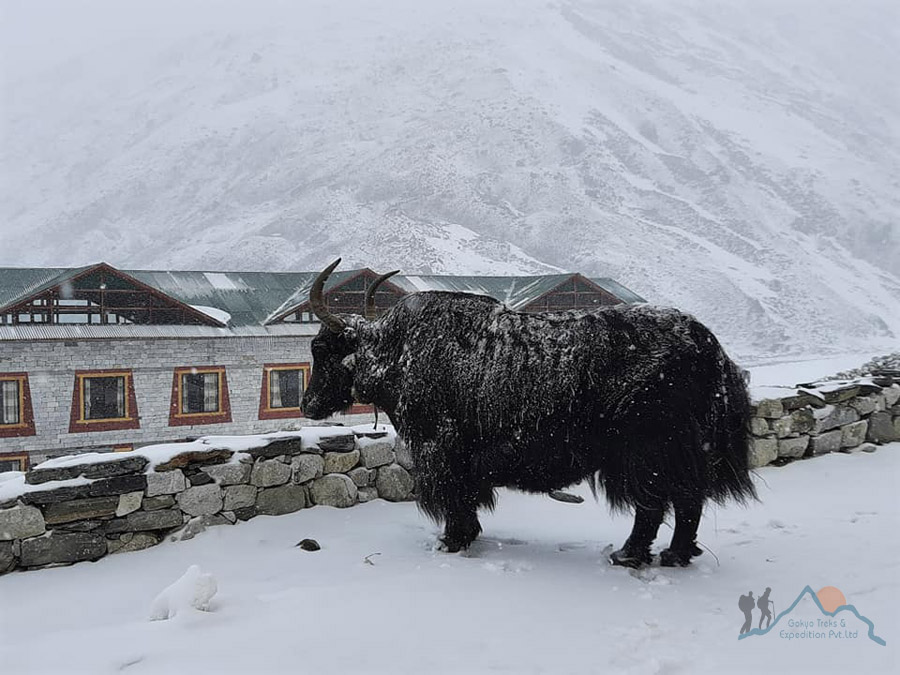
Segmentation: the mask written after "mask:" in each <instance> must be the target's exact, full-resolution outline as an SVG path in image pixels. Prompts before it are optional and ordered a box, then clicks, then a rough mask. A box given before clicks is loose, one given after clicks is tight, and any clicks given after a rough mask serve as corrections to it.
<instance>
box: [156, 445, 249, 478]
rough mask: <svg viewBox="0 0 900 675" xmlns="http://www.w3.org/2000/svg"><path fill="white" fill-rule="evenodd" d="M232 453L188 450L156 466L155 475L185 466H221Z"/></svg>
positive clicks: (211, 450)
mask: <svg viewBox="0 0 900 675" xmlns="http://www.w3.org/2000/svg"><path fill="white" fill-rule="evenodd" d="M233 454H234V453H233V452H232V451H231V450H225V449H222V448H210V449H209V450H188V451H186V452H182V453H181V454H178V455H175V456H174V457H172V458H171V459H170V460H169V461H168V462H163V463H162V464H157V465H156V468H155V471H156V472H157V473H166V472H167V471H173V470H175V469H184V468H185V467H187V466H195V467H201V466H209V465H210V464H223V463H224V462H227V461H228V460H229V459H231V456H232V455H233Z"/></svg>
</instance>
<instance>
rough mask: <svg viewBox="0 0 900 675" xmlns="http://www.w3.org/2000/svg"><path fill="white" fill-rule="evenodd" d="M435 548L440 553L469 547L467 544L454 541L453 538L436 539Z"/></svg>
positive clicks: (457, 551) (458, 550) (455, 551)
mask: <svg viewBox="0 0 900 675" xmlns="http://www.w3.org/2000/svg"><path fill="white" fill-rule="evenodd" d="M436 548H437V550H438V551H441V552H442V553H459V552H460V551H463V550H465V549H467V548H469V545H468V544H463V543H462V542H459V541H456V540H454V539H445V538H441V539H438V544H437V547H436Z"/></svg>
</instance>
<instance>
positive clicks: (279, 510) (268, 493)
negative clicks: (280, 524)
mask: <svg viewBox="0 0 900 675" xmlns="http://www.w3.org/2000/svg"><path fill="white" fill-rule="evenodd" d="M309 505H310V502H309V492H308V490H307V488H306V486H305V485H294V484H293V483H288V484H287V485H282V486H281V487H274V488H268V489H263V490H260V491H259V495H258V496H257V498H256V512H257V513H258V514H259V515H261V516H281V515H284V514H285V513H293V512H294V511H299V510H300V509H304V508H306V507H307V506H309Z"/></svg>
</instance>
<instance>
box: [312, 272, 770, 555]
mask: <svg viewBox="0 0 900 675" xmlns="http://www.w3.org/2000/svg"><path fill="white" fill-rule="evenodd" d="M339 262H340V258H338V260H336V261H335V262H333V263H332V264H331V265H330V266H328V267H327V268H326V269H325V270H323V271H322V272H321V273H320V274H319V275H318V277H317V279H316V280H315V282H314V283H313V285H312V287H311V289H310V297H309V300H310V307H311V309H312V310H313V312H314V313H315V315H316V316H317V317H318V319H319V320H320V321H321V323H322V326H321V328H320V330H319V333H318V334H317V336H316V337H315V338H314V339H313V341H312V356H313V365H312V374H311V377H310V381H309V385H308V387H307V389H306V391H305V392H304V394H303V399H302V403H301V407H302V410H303V412H304V414H305V415H306V416H307V417H309V418H311V419H322V418H325V417H327V416H329V415H331V414H333V413H335V412H338V411H340V410H344V409H346V408H348V407H349V406H350V405H351V404H352V403H353V402H354V401H358V402H361V403H370V404H373V405H375V406H376V408H377V409H381V410H383V411H385V413H386V414H387V416H388V418H389V419H390V420H391V423H392V424H393V425H394V426H395V428H396V430H397V433H398V435H399V436H400V438H401V439H402V440H403V441H404V442H405V444H406V446H407V447H408V449H409V453H410V456H411V458H412V462H413V467H412V470H411V471H412V474H413V479H414V481H415V494H416V499H417V501H418V505H419V508H420V509H421V510H422V511H424V513H426V514H427V515H428V516H430V517H431V518H432V519H434V520H435V521H436V522H438V523H443V525H444V531H443V534H442V535H441V537H440V547H441V548H442V549H443V550H446V551H449V552H455V551H459V550H461V549H465V548H467V547H468V546H469V545H470V544H471V543H472V542H473V541H474V540H475V539H476V538H477V536H478V535H479V533H480V532H481V525H480V523H479V521H478V509H479V508H487V509H493V508H494V506H495V500H496V495H495V490H496V488H499V487H509V488H514V489H517V490H521V491H526V492H531V493H549V492H552V491H555V490H561V489H563V488H566V487H568V486H571V485H574V484H576V483H579V482H581V481H588V482H589V484H590V486H591V488H592V490H593V491H594V494H595V496H596V494H597V488H598V486H599V487H600V488H602V491H603V493H604V494H605V496H606V499H607V500H608V502H609V504H610V506H611V507H612V508H613V509H614V510H626V509H633V510H634V514H635V515H634V525H633V529H632V531H631V534H630V536H629V537H628V539H627V540H626V541H625V543H624V545H623V546H622V548H621V549H619V550H617V551H615V552H614V553H612V554H611V556H610V562H611V563H613V564H617V565H625V566H629V567H640V566H643V565H645V564H649V563H651V562H652V560H653V557H652V555H651V552H650V547H651V544H652V543H653V541H654V539H655V538H656V534H657V530H658V529H659V526H660V524H661V523H662V521H663V518H664V517H665V514H666V513H667V512H668V511H669V510H670V509H671V510H672V511H674V515H675V528H674V533H673V536H672V540H671V543H670V545H669V547H668V548H667V549H665V550H664V551H662V553H661V554H660V564H662V565H665V566H684V565H688V564H689V563H690V561H691V558H692V557H694V556H696V555H699V554H700V553H701V550H700V549H699V548H698V547H697V543H696V536H697V527H698V525H699V523H700V517H701V513H702V510H703V506H704V504H705V502H706V501H707V500H709V499H711V500H714V501H716V502H718V503H722V502H724V501H726V500H727V499H729V498H730V499H734V500H736V501H739V502H744V501H747V500H748V499H751V498H755V497H756V495H755V491H754V487H753V483H752V481H751V479H750V475H749V468H748V436H747V424H748V420H749V415H750V402H749V397H748V393H747V388H746V385H745V383H744V380H743V377H742V373H741V371H740V370H739V369H738V367H737V366H736V365H735V364H734V363H733V362H732V361H731V360H730V359H729V358H728V356H727V355H726V354H725V352H724V350H723V349H722V347H721V345H720V344H719V342H718V340H716V338H715V337H714V336H713V334H712V333H711V332H710V331H709V329H707V328H706V327H705V326H704V325H702V324H701V323H700V322H699V321H697V320H696V319H694V318H693V317H691V316H689V315H687V314H685V313H682V312H680V311H677V310H674V309H665V308H654V307H651V306H648V305H612V306H603V307H600V308H598V309H595V310H577V311H563V312H547V313H524V312H517V311H513V310H511V309H509V308H507V307H506V306H505V305H503V304H502V303H500V302H499V301H497V300H495V299H493V298H490V297H486V296H481V295H475V294H469V293H461V292H445V291H424V292H418V293H411V294H409V295H406V296H405V297H404V298H402V299H401V300H400V301H398V302H397V304H396V305H395V306H394V307H392V308H391V309H390V310H389V311H387V312H386V313H385V314H384V315H383V316H381V317H380V318H377V319H376V318H375V312H374V292H375V289H376V288H377V286H378V284H380V283H382V282H383V281H384V280H385V279H387V278H389V277H390V276H391V275H392V274H395V273H396V272H391V273H390V274H385V275H382V276H381V277H379V278H378V280H377V281H376V282H375V283H373V284H372V285H370V287H369V289H368V291H367V294H366V312H365V314H366V316H365V317H364V316H360V315H356V314H332V313H331V312H330V311H329V310H328V309H327V307H326V305H325V302H324V299H323V295H322V290H323V287H324V284H325V280H326V279H327V278H328V276H329V275H330V274H331V272H332V271H333V270H334V268H335V267H336V266H337V265H338V263H339Z"/></svg>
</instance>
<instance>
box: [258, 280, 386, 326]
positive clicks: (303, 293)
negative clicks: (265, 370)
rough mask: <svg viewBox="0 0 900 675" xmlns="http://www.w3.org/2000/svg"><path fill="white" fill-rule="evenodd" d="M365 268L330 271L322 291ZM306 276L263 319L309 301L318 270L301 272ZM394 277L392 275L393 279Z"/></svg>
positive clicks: (337, 284) (275, 317) (267, 319)
mask: <svg viewBox="0 0 900 675" xmlns="http://www.w3.org/2000/svg"><path fill="white" fill-rule="evenodd" d="M364 271H365V270H364V269H363V270H338V271H335V272H332V273H331V274H330V275H329V276H328V279H327V280H326V281H325V286H324V287H323V293H328V292H329V291H330V290H332V289H333V288H335V287H336V286H340V285H341V284H343V283H344V282H346V281H350V279H352V278H353V277H355V276H357V275H358V274H360V273H362V272H364ZM300 274H303V275H305V276H306V278H305V279H304V281H303V283H302V284H300V285H299V286H297V287H296V289H295V290H294V292H293V293H291V295H290V296H289V297H287V298H286V299H285V300H284V302H282V303H281V304H280V305H278V307H276V308H275V309H274V310H272V311H271V312H269V314H268V315H267V316H266V317H265V321H273V320H275V319H277V318H279V317H280V316H281V315H282V314H287V313H289V312H290V310H292V309H293V308H295V307H299V306H301V305H303V304H305V303H306V302H308V301H309V290H310V289H311V288H312V285H313V282H314V281H315V280H316V277H317V276H318V275H319V273H318V272H301V273H300ZM394 278H395V277H392V279H391V280H393V279H394Z"/></svg>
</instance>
